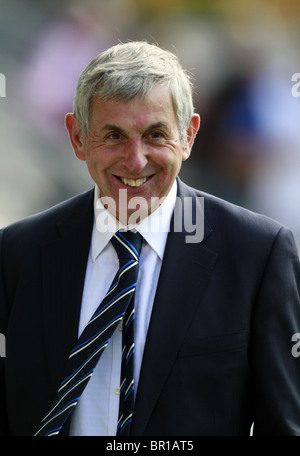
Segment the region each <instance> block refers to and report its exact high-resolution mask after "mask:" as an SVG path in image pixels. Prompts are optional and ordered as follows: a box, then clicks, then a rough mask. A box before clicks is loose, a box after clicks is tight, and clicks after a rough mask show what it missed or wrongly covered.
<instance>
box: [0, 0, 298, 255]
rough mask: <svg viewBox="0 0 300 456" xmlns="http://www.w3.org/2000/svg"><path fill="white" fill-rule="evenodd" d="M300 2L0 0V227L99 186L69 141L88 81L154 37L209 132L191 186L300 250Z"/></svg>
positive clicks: (189, 165)
mask: <svg viewBox="0 0 300 456" xmlns="http://www.w3.org/2000/svg"><path fill="white" fill-rule="evenodd" d="M299 19H300V2H299V1H298V0H294V1H292V0H264V1H263V0H257V1H255V0H254V1H248V0H246V1H243V0H239V1H236V0H151V1H150V2H149V0H109V1H106V0H97V1H96V0H84V1H77V0H73V1H70V0H59V1H58V0H51V1H50V0H49V1H48V0H46V1H45V0H43V1H40V2H37V1H35V0H0V73H2V74H4V75H5V78H6V97H5V98H4V97H3V98H0V135H1V149H0V151H1V152H0V153H1V162H0V163H1V166H0V226H4V225H6V224H8V223H11V222H13V221H15V220H18V219H20V218H22V217H25V216H27V215H29V214H32V213H35V212H38V211H41V210H43V209H45V208H47V207H49V206H50V205H53V204H55V203H57V202H59V201H61V200H63V199H65V198H68V197H70V196H72V195H74V194H76V193H78V192H81V191H84V190H86V189H89V188H90V187H91V186H92V185H93V183H92V181H91V179H90V177H89V174H88V172H87V169H86V167H85V164H84V163H82V162H79V161H78V160H77V159H76V158H75V156H74V154H73V151H72V149H71V146H70V144H69V140H68V136H67V132H66V130H65V127H64V116H65V114H66V113H67V112H70V111H72V102H73V95H74V90H75V85H76V81H77V78H78V76H79V73H80V72H81V71H82V70H83V68H84V67H85V66H86V64H87V63H88V62H89V61H90V60H91V59H92V58H93V57H94V56H95V55H96V54H98V53H99V52H101V51H102V50H103V49H105V48H107V47H109V46H111V45H113V44H116V43H118V42H119V41H122V42H125V41H128V40H136V39H137V40H144V39H146V40H148V41H150V42H155V43H157V44H158V45H159V46H161V47H163V48H165V49H170V50H171V51H173V52H175V53H176V54H177V55H178V56H179V58H180V60H181V62H182V63H183V65H184V66H185V67H186V68H187V69H188V70H189V71H190V72H191V73H192V74H193V80H194V87H195V98H194V100H195V107H196V110H197V112H198V113H199V114H200V116H201V119H202V121H201V128H200V131H199V133H198V136H197V140H196V143H195V146H194V149H193V152H192V155H191V157H190V158H189V160H188V161H187V162H185V163H184V164H183V168H182V171H181V177H182V179H183V180H185V181H186V182H187V183H188V184H190V185H192V186H195V187H197V188H200V189H202V190H204V191H207V192H210V193H213V194H215V195H217V196H219V197H221V198H225V199H227V200H229V201H231V202H233V203H236V204H240V205H243V206H245V207H247V208H249V209H251V210H254V211H257V212H260V213H263V214H266V215H268V216H270V217H272V218H275V219H277V220H279V221H280V222H281V223H283V224H285V225H288V226H289V227H290V228H291V229H292V231H293V233H294V235H295V238H296V240H297V243H298V246H300V148H299V146H300V98H297V97H294V96H293V95H292V86H293V82H292V76H293V74H294V73H299V72H300V48H299V44H300V21H299Z"/></svg>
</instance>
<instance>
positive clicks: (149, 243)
mask: <svg viewBox="0 0 300 456" xmlns="http://www.w3.org/2000/svg"><path fill="white" fill-rule="evenodd" d="M176 192H177V184H176V181H175V183H174V185H173V187H172V189H171V190H170V192H169V194H168V195H167V197H166V198H165V200H164V201H163V203H162V204H161V206H160V207H159V208H157V209H156V210H155V211H154V212H153V213H152V214H150V215H149V217H147V218H145V219H143V220H142V221H141V223H140V224H138V225H136V226H135V227H134V229H136V230H137V231H139V232H140V233H141V234H142V236H143V238H144V242H143V246H142V251H141V255H140V266H139V276H138V281H137V286H136V291H135V353H134V354H135V372H134V380H135V385H136V386H135V391H136V389H137V385H138V380H139V374H140V368H141V363H142V357H143V352H144V345H145V341H146V335H147V331H148V325H149V320H150V316H151V312H152V306H153V301H154V296H155V292H156V287H157V282H158V277H159V273H160V268H161V263H162V258H163V254H164V249H165V244H166V240H167V236H168V231H169V226H170V220H171V216H172V213H173V208H174V204H175V200H176ZM94 213H95V218H94V226H93V232H92V239H91V247H90V252H89V258H88V263H87V269H86V277H85V283H84V289H83V297H82V305H81V313H80V321H79V335H80V334H81V332H82V331H83V329H84V327H85V326H86V324H87V323H88V321H89V319H90V318H91V316H92V315H93V313H94V311H95V310H96V309H97V307H98V306H99V304H100V303H101V301H102V299H103V298H104V296H105V294H106V292H107V290H108V288H109V286H110V284H111V282H112V280H113V278H114V276H115V274H116V272H117V270H118V265H119V262H118V257H117V254H116V251H115V249H114V247H113V246H112V244H111V242H110V239H111V237H112V236H113V234H114V232H116V231H117V230H118V229H122V228H125V227H124V226H123V227H122V226H121V224H119V223H118V222H117V221H116V220H115V219H114V217H113V216H112V215H111V214H110V213H109V212H108V211H107V210H105V209H104V207H103V204H102V202H101V199H100V195H99V190H98V188H97V187H96V188H95V199H94ZM103 215H105V218H106V219H105V221H106V222H107V226H106V228H107V227H108V226H109V227H110V229H103V223H100V224H99V221H101V220H102V221H103V220H104V219H103ZM97 222H98V223H97ZM112 227H114V230H113V231H112V230H111V228H112ZM121 353H122V326H121V325H120V326H119V328H118V329H117V330H116V331H115V332H114V334H113V336H112V338H111V339H110V341H109V344H108V346H107V347H106V348H105V350H104V352H103V354H102V356H101V358H100V360H99V362H98V364H97V366H96V369H95V371H94V373H93V376H92V377H91V379H90V380H89V383H88V384H87V386H86V388H85V390H84V391H83V394H82V396H81V398H80V400H79V402H78V404H77V406H76V408H75V410H74V411H73V414H72V419H71V426H70V435H90V436H114V435H116V427H117V421H118V411H119V387H120V372H121Z"/></svg>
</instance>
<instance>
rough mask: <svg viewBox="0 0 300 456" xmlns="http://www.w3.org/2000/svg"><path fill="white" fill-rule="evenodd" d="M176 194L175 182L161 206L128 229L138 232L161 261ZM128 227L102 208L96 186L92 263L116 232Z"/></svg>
mask: <svg viewBox="0 0 300 456" xmlns="http://www.w3.org/2000/svg"><path fill="white" fill-rule="evenodd" d="M176 194H177V182H176V180H175V181H174V184H173V186H172V188H171V190H170V191H169V193H168V195H167V196H166V198H165V199H164V200H163V202H162V204H161V205H160V206H159V207H158V208H157V209H156V210H155V211H154V212H152V213H151V214H150V215H149V216H148V217H145V218H144V219H143V220H142V221H141V222H140V223H139V224H136V225H134V226H132V227H130V229H133V231H134V230H136V231H138V232H139V233H140V234H141V235H142V236H143V238H144V239H145V240H146V241H147V243H148V244H149V245H150V247H151V248H152V249H153V250H154V251H155V252H156V254H157V255H158V256H159V258H160V259H161V260H162V258H163V253H164V249H165V245H166V240H167V236H168V233H169V227H170V221H171V217H172V214H173V209H174V205H175V200H176ZM127 229H128V227H126V226H125V225H123V224H122V223H121V222H119V221H118V220H116V218H115V217H114V216H113V215H112V214H111V213H110V212H109V211H108V210H107V209H105V207H104V206H103V203H102V201H101V199H100V192H99V188H98V187H97V185H96V186H95V192H94V227H93V233H92V243H91V253H92V260H93V262H94V261H96V258H97V257H98V255H100V253H101V252H102V251H103V250H104V248H105V247H106V246H107V244H108V243H109V241H110V240H111V238H112V236H113V235H114V234H115V233H116V232H117V231H118V230H121V231H122V230H125V231H126V230H127Z"/></svg>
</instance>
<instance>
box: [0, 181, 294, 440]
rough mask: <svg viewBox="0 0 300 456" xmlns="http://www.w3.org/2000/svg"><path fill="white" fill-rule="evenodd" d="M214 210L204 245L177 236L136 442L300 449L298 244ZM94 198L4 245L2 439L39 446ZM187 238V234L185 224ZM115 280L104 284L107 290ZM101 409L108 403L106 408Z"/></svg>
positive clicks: (0, 283)
mask: <svg viewBox="0 0 300 456" xmlns="http://www.w3.org/2000/svg"><path fill="white" fill-rule="evenodd" d="M178 197H179V198H181V200H183V199H184V198H190V199H192V201H193V207H194V209H195V207H196V206H195V205H196V204H197V202H198V201H199V199H198V198H199V197H204V216H205V224H204V236H203V240H202V242H200V243H188V242H186V234H187V233H186V232H184V231H182V232H180V230H174V229H173V228H171V229H170V233H169V235H168V240H167V245H166V250H165V255H164V259H163V264H162V269H161V274H160V280H159V283H158V288H157V292H156V297H155V302H154V307H153V312H152V316H151V321H150V326H149V331H148V335H147V340H146V346H145V351H144V357H143V363H142V368H141V374H140V380H139V386H138V391H137V398H136V406H135V413H134V420H133V428H132V434H133V435H138V436H139V435H152V436H160V435H161V436H163V435H164V436H184V435H185V436H197V435H205V436H212V435H247V434H249V429H250V426H251V423H252V422H254V434H257V435H300V360H299V359H298V358H296V357H295V356H293V355H292V351H291V349H292V346H293V343H294V342H292V336H293V334H295V333H298V332H300V298H299V284H300V266H299V256H298V253H297V250H296V246H295V243H294V239H293V236H292V234H291V232H290V231H289V230H288V229H286V228H285V227H283V226H281V225H279V224H278V223H276V222H274V221H272V220H270V219H268V218H266V217H263V216H260V215H257V214H253V213H251V212H249V211H247V210H245V209H242V208H239V207H237V206H234V205H232V204H230V203H227V202H225V201H223V200H220V199H218V198H215V197H213V196H211V195H207V194H204V193H201V192H198V191H197V190H194V189H192V188H190V187H188V186H186V185H185V184H183V183H182V182H181V181H180V180H178ZM92 226H93V191H89V192H86V193H84V194H82V195H79V196H76V197H74V198H72V199H71V200H68V201H66V202H63V203H61V204H59V205H58V206H56V207H54V208H51V209H49V210H47V211H45V212H43V213H40V214H37V215H34V216H32V217H29V218H27V219H25V220H23V221H20V222H17V223H15V224H13V225H11V226H9V227H7V228H5V229H3V230H2V231H1V236H0V240H1V243H0V245H1V247H0V248H1V250H0V265H1V271H0V300H1V301H0V332H1V333H3V334H5V335H6V358H1V359H0V361H1V385H0V387H1V400H0V406H1V409H0V414H1V432H2V434H12V435H32V433H33V432H34V430H35V429H36V427H37V426H38V424H39V422H40V420H41V418H42V417H43V415H44V413H45V412H46V411H47V410H48V408H49V407H50V405H51V403H52V400H53V398H54V396H55V393H56V390H57V388H58V385H59V383H60V380H61V377H62V375H63V370H64V365H65V362H66V359H67V357H68V354H69V351H70V350H71V348H72V346H73V344H74V343H75V341H76V337H77V330H78V321H79V313H80V306H81V298H82V290H83V285H84V279H85V270H86V263H87V258H88V252H89V247H90V240H91V232H92ZM182 226H183V227H184V224H182ZM100 279H101V278H100ZM95 400H96V398H95Z"/></svg>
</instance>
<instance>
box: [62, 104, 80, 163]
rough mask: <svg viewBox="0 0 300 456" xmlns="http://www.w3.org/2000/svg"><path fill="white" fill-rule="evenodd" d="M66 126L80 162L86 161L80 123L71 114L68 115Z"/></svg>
mask: <svg viewBox="0 0 300 456" xmlns="http://www.w3.org/2000/svg"><path fill="white" fill-rule="evenodd" d="M65 125H66V129H67V130H68V133H69V137H70V141H71V144H72V147H73V149H74V152H75V155H76V157H77V158H79V160H82V161H85V152H84V141H83V135H82V132H81V128H80V125H79V122H78V120H77V119H76V117H75V115H74V114H70V113H69V114H67V115H66V117H65Z"/></svg>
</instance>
